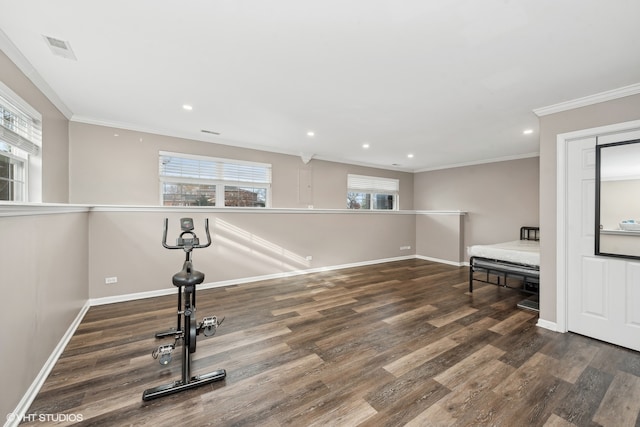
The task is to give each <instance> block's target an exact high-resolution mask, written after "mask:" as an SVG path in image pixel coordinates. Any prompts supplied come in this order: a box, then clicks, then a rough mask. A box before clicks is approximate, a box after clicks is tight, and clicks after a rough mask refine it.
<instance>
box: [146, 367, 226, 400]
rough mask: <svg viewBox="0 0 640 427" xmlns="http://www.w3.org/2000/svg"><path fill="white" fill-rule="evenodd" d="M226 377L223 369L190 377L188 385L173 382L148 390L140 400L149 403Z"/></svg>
mask: <svg viewBox="0 0 640 427" xmlns="http://www.w3.org/2000/svg"><path fill="white" fill-rule="evenodd" d="M226 376H227V371H225V370H224V369H218V370H217V371H213V372H209V373H208V374H203V375H197V376H195V377H192V378H191V380H190V381H189V382H188V383H184V382H182V381H174V382H172V383H170V384H164V385H160V386H158V387H153V388H149V389H146V390H145V391H144V393H142V400H144V401H149V400H153V399H157V398H159V397H164V396H169V395H170V394H175V393H180V392H181V391H184V390H189V389H192V388H196V387H200V386H202V385H205V384H209V383H212V382H214V381H222V380H223V379H225V377H226Z"/></svg>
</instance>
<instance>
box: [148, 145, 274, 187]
mask: <svg viewBox="0 0 640 427" xmlns="http://www.w3.org/2000/svg"><path fill="white" fill-rule="evenodd" d="M160 176H163V177H173V178H191V179H197V180H209V181H225V182H235V183H252V184H270V183H271V165H270V164H266V163H254V162H244V161H239V160H229V159H218V158H213V157H199V156H185V155H179V154H175V153H168V152H161V153H160Z"/></svg>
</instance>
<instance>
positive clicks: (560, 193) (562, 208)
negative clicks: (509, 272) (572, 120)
mask: <svg viewBox="0 0 640 427" xmlns="http://www.w3.org/2000/svg"><path fill="white" fill-rule="evenodd" d="M638 88H639V89H640V85H638ZM638 128H640V120H634V121H631V122H624V123H616V124H613V125H607V126H599V127H595V128H590V129H582V130H578V131H574V132H567V133H562V134H558V136H557V141H556V144H557V146H556V150H557V159H556V172H557V178H556V180H557V181H556V212H557V214H556V245H557V246H556V247H557V253H556V330H557V331H558V332H567V331H568V314H569V308H568V306H567V304H568V298H567V292H568V286H567V282H568V276H567V274H568V270H567V232H568V224H567V222H568V221H569V218H567V215H566V212H567V206H566V203H567V196H568V191H567V185H568V182H567V178H568V177H567V169H568V165H567V155H566V153H567V149H568V147H567V145H568V144H569V143H570V142H571V141H572V140H576V139H582V138H588V137H596V136H602V135H607V134H613V133H619V132H626V131H630V130H634V129H638ZM543 322H546V323H551V322H548V321H543ZM538 324H539V325H540V326H542V325H541V324H540V321H539V322H538ZM543 327H544V326H543Z"/></svg>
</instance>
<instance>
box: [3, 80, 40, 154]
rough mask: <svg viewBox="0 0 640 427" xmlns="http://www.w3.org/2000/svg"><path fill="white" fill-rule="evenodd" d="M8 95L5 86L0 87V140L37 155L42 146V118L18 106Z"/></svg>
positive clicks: (22, 106)
mask: <svg viewBox="0 0 640 427" xmlns="http://www.w3.org/2000/svg"><path fill="white" fill-rule="evenodd" d="M10 93H11V91H10V90H9V89H8V88H7V87H6V86H4V85H0V140H2V141H4V142H6V143H8V144H10V145H12V146H14V147H16V148H19V149H21V150H23V151H25V152H27V153H29V154H32V155H37V154H38V153H39V152H40V146H41V145H42V118H41V116H40V114H38V113H37V112H35V111H30V110H31V109H30V108H28V107H26V106H24V105H20V104H21V103H20V102H19V101H17V100H16V99H13V98H12V97H11V94H10Z"/></svg>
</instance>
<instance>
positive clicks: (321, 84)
mask: <svg viewBox="0 0 640 427" xmlns="http://www.w3.org/2000/svg"><path fill="white" fill-rule="evenodd" d="M639 18H640V1H638V0H608V1H606V2H605V1H602V0H482V1H479V0H449V1H445V0H439V1H438V0H269V1H266V0H190V1H167V0H135V1H131V0H109V1H104V0H95V1H86V0H64V1H63V0H21V1H16V0H0V29H1V30H2V32H4V37H0V39H4V43H3V45H4V47H3V50H4V51H5V52H6V53H7V54H8V55H9V56H10V57H11V58H12V59H13V60H14V61H16V62H18V63H19V66H21V68H22V69H23V70H24V71H25V72H26V74H27V75H28V76H29V77H30V78H31V79H32V80H34V82H36V84H37V85H38V86H39V87H40V88H41V89H42V90H43V91H44V92H45V93H47V94H48V95H49V96H50V98H52V100H53V101H54V103H55V104H56V105H57V106H58V108H60V109H61V111H63V112H64V113H65V114H66V115H67V116H68V117H69V118H70V119H71V120H74V121H79V122H86V123H97V124H104V125H109V126H116V127H122V128H127V129H134V130H141V131H148V132H153V133H160V134H166V135H173V136H180V137H185V138H191V139H198V140H205V141H211V142H216V143H223V144H229V145H237V146H242V147H250V148H257V149H261V150H268V151H276V152H281V153H289V154H295V155H300V154H304V155H305V156H309V155H313V156H314V157H315V158H318V159H326V160H334V161H341V162H347V163H355V164H364V165H372V166H378V167H383V168H388V169H394V168H398V169H401V170H409V171H420V170H429V169H437V168H441V167H446V166H452V165H462V164H472V163H481V162H485V161H490V160H496V159H508V158H519V157H526V156H530V155H534V154H535V153H537V152H538V146H539V143H538V141H539V136H538V118H537V116H536V115H535V114H534V113H533V110H534V109H536V108H540V107H545V106H550V105H555V104H558V103H563V102H566V101H570V100H575V99H577V98H582V97H587V96H589V95H593V94H596V93H601V92H606V91H611V90H614V89H618V88H623V87H627V86H632V85H633V86H632V87H634V88H635V87H637V86H638V83H639V82H640V54H639V50H638V45H639V42H640V25H638V19H639ZM0 36H2V34H0ZM43 36H49V37H54V38H57V39H60V40H64V41H67V42H68V43H69V44H70V46H71V48H72V49H73V52H74V53H75V56H76V57H77V60H70V59H66V58H62V57H60V56H56V55H54V54H53V53H52V52H51V50H50V49H49V47H48V45H47V43H46V42H45V39H44V37H43ZM0 46H1V45H0ZM0 76H1V74H0ZM183 104H189V105H191V106H192V107H193V110H192V111H186V110H184V109H183V107H182V106H183ZM203 129H204V130H210V131H214V132H219V133H220V135H219V136H215V135H210V134H205V133H202V132H201V130H203ZM525 129H533V133H532V134H530V135H523V131H524V130H525ZM310 130H311V131H314V132H315V136H314V137H309V136H307V132H308V131H310ZM363 143H368V144H370V148H368V149H363V148H362V144H363ZM408 154H413V155H414V157H413V158H408V157H407V156H408ZM394 164H395V165H396V166H392V165H394Z"/></svg>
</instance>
